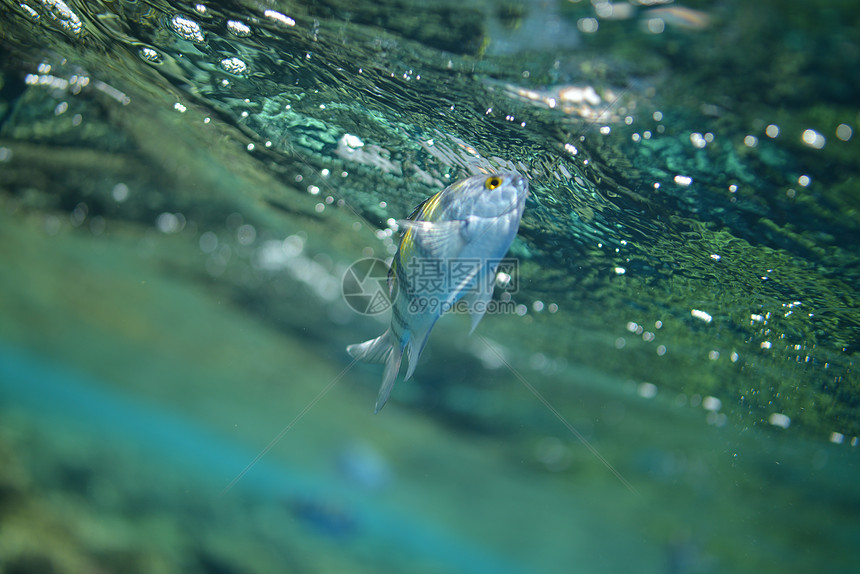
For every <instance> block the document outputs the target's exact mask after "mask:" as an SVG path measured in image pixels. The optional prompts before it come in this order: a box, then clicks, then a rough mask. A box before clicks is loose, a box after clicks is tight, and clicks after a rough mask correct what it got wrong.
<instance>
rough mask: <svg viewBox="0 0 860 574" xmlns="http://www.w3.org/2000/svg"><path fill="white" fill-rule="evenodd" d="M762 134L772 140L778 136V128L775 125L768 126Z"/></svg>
mask: <svg viewBox="0 0 860 574" xmlns="http://www.w3.org/2000/svg"><path fill="white" fill-rule="evenodd" d="M764 133H766V134H767V137H769V138H771V139H773V138H775V137H776V136H778V135H779V126H778V125H776V124H770V125H769V126H767V128H765V130H764Z"/></svg>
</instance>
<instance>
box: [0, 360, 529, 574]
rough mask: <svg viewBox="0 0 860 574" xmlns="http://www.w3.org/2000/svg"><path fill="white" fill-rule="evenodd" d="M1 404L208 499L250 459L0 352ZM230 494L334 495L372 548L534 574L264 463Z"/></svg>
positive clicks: (144, 407)
mask: <svg viewBox="0 0 860 574" xmlns="http://www.w3.org/2000/svg"><path fill="white" fill-rule="evenodd" d="M0 401H8V402H10V403H12V405H14V406H15V407H17V408H19V409H26V410H27V411H30V412H32V414H33V415H35V416H37V417H44V418H47V419H50V420H51V422H52V423H53V424H55V425H56V424H60V425H61V424H62V423H63V420H66V421H74V423H75V425H76V427H77V428H84V429H86V430H87V431H88V432H91V433H93V434H94V435H95V436H94V440H100V439H101V437H104V436H106V435H107V436H109V437H111V439H113V440H117V439H120V440H122V441H125V442H127V443H128V444H129V446H131V447H134V448H138V449H141V448H142V449H145V450H150V451H152V452H153V453H154V454H157V455H158V456H159V457H160V458H161V464H164V463H165V460H164V459H165V458H167V459H169V460H171V461H173V462H175V463H176V464H178V465H181V466H185V467H187V468H188V470H189V471H190V472H194V473H195V474H196V475H197V476H196V477H195V480H198V481H200V482H203V481H206V482H207V483H210V482H211V483H212V484H210V485H209V486H212V487H213V491H214V489H215V488H217V487H219V486H223V484H225V483H226V482H228V481H229V480H230V479H231V478H232V477H233V476H234V475H235V473H236V472H237V471H238V470H239V469H242V468H243V467H244V466H245V465H246V464H247V463H248V461H249V460H251V459H252V458H253V457H254V455H255V454H256V453H254V452H250V451H248V450H247V449H245V448H242V447H240V446H238V445H235V444H231V443H230V441H229V440H228V439H225V437H223V436H221V435H219V434H217V433H215V432H212V431H210V430H207V429H205V428H203V427H201V426H199V425H197V424H194V423H193V422H191V421H189V420H188V419H186V418H183V417H182V416H181V415H179V414H176V413H172V412H170V411H169V410H167V409H165V408H163V407H157V406H154V405H151V404H146V403H145V402H144V401H143V400H141V399H135V398H134V397H131V396H128V395H125V394H123V393H122V392H120V391H117V390H116V389H112V388H109V387H108V385H106V384H104V383H100V382H99V381H97V380H95V379H93V378H91V377H89V376H87V375H84V374H82V373H78V372H75V371H73V370H71V369H67V368H65V367H63V366H60V365H54V364H51V363H49V362H48V361H46V360H45V359H44V358H42V357H39V356H37V355H34V354H32V353H30V352H29V351H23V350H20V349H14V348H11V347H8V346H0ZM0 406H4V405H2V403H0ZM215 481H218V483H217V484H215ZM236 488H241V489H244V490H247V491H250V492H255V493H257V495H258V496H261V497H270V498H273V499H275V500H278V501H279V502H280V501H283V500H284V499H285V498H301V499H305V500H307V499H318V500H329V499H331V496H332V494H335V495H336V496H337V497H338V498H339V499H341V500H347V501H348V502H349V507H350V508H351V509H352V510H353V511H354V512H355V513H356V514H357V516H359V517H360V518H359V522H360V524H361V530H362V533H363V534H364V535H368V536H370V537H373V538H375V539H376V541H375V542H373V544H374V545H378V546H379V547H380V548H383V549H386V548H391V547H392V545H393V547H395V548H398V549H399V551H403V550H406V551H408V552H411V553H414V554H415V555H416V557H421V558H423V559H425V560H427V559H429V561H431V562H436V563H440V564H441V565H443V566H444V568H445V570H446V571H448V572H468V573H469V574H483V573H487V574H489V573H492V574H525V573H526V572H531V573H532V574H533V570H531V569H524V568H521V567H518V566H517V565H515V564H513V563H512V562H511V561H510V560H509V559H506V558H505V557H504V556H500V555H497V554H493V553H491V552H489V551H487V550H485V549H482V548H479V547H476V546H474V545H469V544H468V543H466V542H465V541H463V540H460V539H456V538H454V537H452V536H451V535H450V534H448V533H445V532H443V531H441V530H440V529H439V528H437V527H434V526H433V525H432V524H427V523H423V522H420V521H419V520H418V519H417V518H416V517H415V516H412V515H407V514H404V513H402V512H399V511H397V510H394V509H391V508H386V507H385V506H384V505H382V504H380V503H379V501H378V500H377V501H374V502H373V503H371V502H369V501H367V500H365V499H363V498H362V497H361V496H360V494H361V493H357V492H353V491H351V490H349V489H344V488H343V487H342V486H341V485H339V484H338V483H336V482H335V481H332V480H327V479H326V478H325V477H320V476H315V475H311V474H308V473H306V472H302V470H301V469H299V468H292V467H288V466H286V465H284V464H280V463H277V462H272V461H270V460H265V459H264V460H263V461H261V462H260V463H259V464H258V465H257V466H256V467H255V468H254V471H253V472H251V473H248V475H247V476H245V477H244V478H243V480H242V481H241V482H240V483H239V484H238V485H237V487H236ZM213 503H217V501H213ZM383 551H384V550H383Z"/></svg>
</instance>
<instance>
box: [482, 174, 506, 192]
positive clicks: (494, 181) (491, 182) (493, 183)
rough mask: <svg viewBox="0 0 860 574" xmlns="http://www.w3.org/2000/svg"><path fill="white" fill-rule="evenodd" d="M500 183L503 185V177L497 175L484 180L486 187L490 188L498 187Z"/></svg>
mask: <svg viewBox="0 0 860 574" xmlns="http://www.w3.org/2000/svg"><path fill="white" fill-rule="evenodd" d="M500 185H502V178H500V177H498V176H495V175H494V176H492V177H488V178H487V180H486V181H485V182H484V187H486V188H487V189H490V190H493V189H496V188H497V187H499V186H500Z"/></svg>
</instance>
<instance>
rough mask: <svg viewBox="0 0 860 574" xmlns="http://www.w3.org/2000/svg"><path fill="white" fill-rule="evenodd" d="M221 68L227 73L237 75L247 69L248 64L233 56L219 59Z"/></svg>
mask: <svg viewBox="0 0 860 574" xmlns="http://www.w3.org/2000/svg"><path fill="white" fill-rule="evenodd" d="M221 69H222V70H224V71H225V72H227V73H228V74H234V75H236V76H239V75H242V74H244V73H245V72H246V71H247V70H248V66H246V65H245V62H243V61H242V60H240V59H239V58H237V57H235V56H233V57H232V58H224V59H223V60H221Z"/></svg>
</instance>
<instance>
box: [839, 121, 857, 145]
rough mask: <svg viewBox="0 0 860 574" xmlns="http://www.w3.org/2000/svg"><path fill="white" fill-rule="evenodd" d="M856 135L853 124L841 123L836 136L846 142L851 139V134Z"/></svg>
mask: <svg viewBox="0 0 860 574" xmlns="http://www.w3.org/2000/svg"><path fill="white" fill-rule="evenodd" d="M852 135H854V130H852V129H851V126H849V125H848V124H839V125H838V126H837V127H836V137H838V138H839V139H841V140H842V141H844V142H847V141H848V140H850V139H851V136H852Z"/></svg>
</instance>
